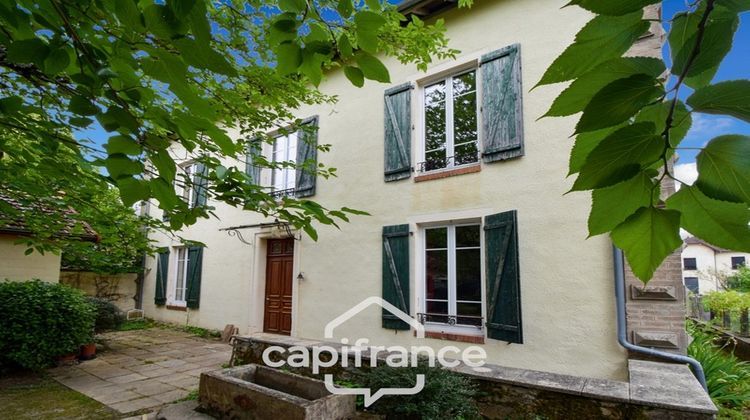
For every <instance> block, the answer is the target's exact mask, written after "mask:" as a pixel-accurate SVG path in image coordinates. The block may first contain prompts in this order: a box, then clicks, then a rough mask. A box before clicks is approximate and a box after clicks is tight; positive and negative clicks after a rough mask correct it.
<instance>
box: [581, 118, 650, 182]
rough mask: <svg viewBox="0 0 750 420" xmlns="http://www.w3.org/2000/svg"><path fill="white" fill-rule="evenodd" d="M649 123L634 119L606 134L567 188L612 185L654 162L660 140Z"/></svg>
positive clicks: (630, 176)
mask: <svg viewBox="0 0 750 420" xmlns="http://www.w3.org/2000/svg"><path fill="white" fill-rule="evenodd" d="M655 129H656V127H655V126H654V124H653V123H650V122H644V123H635V124H632V125H629V126H626V127H623V128H621V129H619V130H617V131H615V132H614V133H612V134H610V135H609V136H607V138H605V139H604V140H602V142H601V143H599V145H598V146H596V148H595V149H594V150H593V151H592V152H591V154H590V155H589V156H588V158H587V159H586V163H584V165H583V167H582V168H581V172H580V174H578V178H577V179H576V182H575V183H574V184H573V188H572V189H571V191H582V190H591V189H594V188H603V187H608V186H610V185H615V184H617V183H619V182H622V181H625V180H627V179H630V178H632V177H633V176H635V175H636V174H637V173H638V172H639V171H640V170H641V169H642V168H644V167H646V166H648V165H650V164H652V163H654V162H655V161H656V160H657V159H659V156H661V153H662V151H663V150H664V142H663V140H662V139H661V137H659V136H658V135H657V134H655V133H654V130H655Z"/></svg>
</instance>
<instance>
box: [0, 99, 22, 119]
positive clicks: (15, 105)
mask: <svg viewBox="0 0 750 420" xmlns="http://www.w3.org/2000/svg"><path fill="white" fill-rule="evenodd" d="M22 106H23V99H21V97H20V96H9V97H7V98H2V99H0V112H2V113H3V114H6V115H11V114H15V113H17V112H18V111H20V110H21V107H22Z"/></svg>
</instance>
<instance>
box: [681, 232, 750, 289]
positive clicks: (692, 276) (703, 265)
mask: <svg viewBox="0 0 750 420" xmlns="http://www.w3.org/2000/svg"><path fill="white" fill-rule="evenodd" d="M748 261H750V254H748V253H746V252H737V251H730V250H728V249H723V248H719V247H716V246H714V245H711V244H709V243H707V242H705V241H703V240H702V239H700V238H696V237H694V236H691V237H689V238H687V239H685V244H684V245H683V247H682V278H683V281H684V283H685V287H686V288H687V289H688V290H690V291H691V292H693V293H696V294H703V293H707V292H712V291H715V290H722V289H723V288H724V287H725V285H724V284H723V282H724V281H725V279H726V278H727V277H729V276H731V275H733V274H735V273H736V272H737V269H738V268H740V267H742V266H744V265H747V263H748Z"/></svg>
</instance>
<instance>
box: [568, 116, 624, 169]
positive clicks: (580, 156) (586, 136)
mask: <svg viewBox="0 0 750 420" xmlns="http://www.w3.org/2000/svg"><path fill="white" fill-rule="evenodd" d="M623 126H624V124H620V125H616V126H614V127H607V128H604V129H602V130H596V131H589V132H587V133H579V134H578V135H577V136H576V141H575V144H573V150H571V152H570V161H569V165H568V166H569V171H568V175H573V174H577V173H578V172H580V171H581V168H582V167H583V164H584V163H586V159H588V157H589V155H590V154H591V151H592V150H594V149H595V148H596V146H598V145H599V143H601V142H602V140H604V139H605V138H607V136H609V135H610V134H612V133H614V132H615V131H616V130H617V129H619V128H621V127H623Z"/></svg>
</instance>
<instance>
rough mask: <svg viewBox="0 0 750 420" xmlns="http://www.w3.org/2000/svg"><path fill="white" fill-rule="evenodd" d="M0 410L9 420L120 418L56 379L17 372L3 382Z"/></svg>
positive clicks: (2, 379)
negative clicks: (0, 409)
mask: <svg viewBox="0 0 750 420" xmlns="http://www.w3.org/2000/svg"><path fill="white" fill-rule="evenodd" d="M0 407H2V415H0V417H2V418H6V419H42V420H46V419H49V420H52V419H116V418H119V416H117V415H116V413H115V412H114V411H112V410H111V409H109V408H107V406H105V405H104V404H101V403H99V402H97V401H95V400H93V399H91V398H89V397H87V396H85V395H83V394H81V393H78V392H76V391H73V390H72V389H70V388H67V387H65V386H63V385H60V384H59V383H57V382H55V380H54V379H51V378H48V377H45V376H43V375H37V374H32V373H16V374H10V375H7V376H3V377H2V378H1V379H0Z"/></svg>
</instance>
